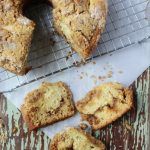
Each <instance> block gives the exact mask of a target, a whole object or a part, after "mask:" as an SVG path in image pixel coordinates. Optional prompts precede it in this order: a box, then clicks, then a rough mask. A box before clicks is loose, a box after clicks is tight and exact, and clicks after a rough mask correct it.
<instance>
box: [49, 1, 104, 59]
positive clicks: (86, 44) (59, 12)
mask: <svg viewBox="0 0 150 150" xmlns="http://www.w3.org/2000/svg"><path fill="white" fill-rule="evenodd" d="M49 1H50V2H52V5H53V7H54V9H53V18H54V27H55V29H56V31H57V32H58V33H59V34H60V35H62V36H63V37H64V38H65V39H66V41H67V42H68V43H69V44H70V46H71V48H72V49H73V50H75V51H76V52H77V53H78V54H79V55H80V56H81V57H82V58H88V57H89V56H91V55H92V51H93V48H95V47H96V45H97V43H98V41H99V39H100V37H101V34H102V32H103V30H104V28H105V24H106V16H107V1H106V0H67V1H66V0H49Z"/></svg>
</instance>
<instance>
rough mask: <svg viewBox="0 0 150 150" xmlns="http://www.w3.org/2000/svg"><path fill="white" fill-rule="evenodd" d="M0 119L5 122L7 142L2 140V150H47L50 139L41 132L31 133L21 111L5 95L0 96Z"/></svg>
mask: <svg viewBox="0 0 150 150" xmlns="http://www.w3.org/2000/svg"><path fill="white" fill-rule="evenodd" d="M0 117H1V118H2V120H4V121H3V122H4V126H5V127H4V128H1V129H0V137H1V136H2V135H1V134H3V133H4V134H5V136H6V140H2V139H1V138H0V150H47V149H48V147H49V142H50V139H49V138H48V137H47V136H46V135H45V134H44V133H43V132H41V131H40V130H39V131H37V132H36V131H32V132H29V130H28V128H27V127H26V124H25V123H24V121H23V118H22V116H21V113H20V111H19V110H18V109H17V108H16V107H15V106H14V105H13V104H12V103H11V102H9V101H7V100H6V99H5V97H4V96H3V95H1V96H0Z"/></svg>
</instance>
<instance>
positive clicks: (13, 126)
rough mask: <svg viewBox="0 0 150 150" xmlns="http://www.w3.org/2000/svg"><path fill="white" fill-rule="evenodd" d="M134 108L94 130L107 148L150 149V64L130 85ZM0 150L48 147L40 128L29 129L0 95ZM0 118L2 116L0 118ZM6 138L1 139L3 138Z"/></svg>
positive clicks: (38, 149)
mask: <svg viewBox="0 0 150 150" xmlns="http://www.w3.org/2000/svg"><path fill="white" fill-rule="evenodd" d="M131 87H132V88H133V89H134V92H135V109H134V110H132V112H129V113H127V114H126V115H124V116H123V117H122V118H120V119H119V120H117V121H116V122H114V123H112V124H111V125H109V126H107V127H106V128H104V129H102V130H100V131H96V132H93V135H94V136H95V137H96V138H98V139H101V140H102V141H103V142H104V143H105V144H106V147H107V149H108V150H109V149H110V150H115V149H116V150H127V149H129V150H149V147H150V67H149V68H148V69H147V70H146V71H145V72H144V73H143V74H142V75H141V76H140V77H139V78H138V79H137V80H136V81H135V82H134V83H133V84H132V85H131ZM0 117H1V118H2V120H4V124H5V127H2V128H0V150H48V147H49V142H50V139H49V138H48V137H47V136H46V135H45V134H44V133H43V132H42V131H40V130H39V131H37V132H36V131H32V132H29V131H28V129H27V127H26V125H25V123H24V121H23V119H22V116H21V113H20V111H19V110H18V109H17V108H16V107H15V106H14V105H13V104H11V103H10V102H9V101H7V100H6V99H5V97H4V96H3V95H0ZM0 120H1V119H0ZM2 136H3V138H4V139H5V138H6V139H5V140H2V138H1V137H2Z"/></svg>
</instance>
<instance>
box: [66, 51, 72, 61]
mask: <svg viewBox="0 0 150 150" xmlns="http://www.w3.org/2000/svg"><path fill="white" fill-rule="evenodd" d="M70 57H72V52H71V51H69V52H68V54H67V56H66V60H68V59H69V58H70Z"/></svg>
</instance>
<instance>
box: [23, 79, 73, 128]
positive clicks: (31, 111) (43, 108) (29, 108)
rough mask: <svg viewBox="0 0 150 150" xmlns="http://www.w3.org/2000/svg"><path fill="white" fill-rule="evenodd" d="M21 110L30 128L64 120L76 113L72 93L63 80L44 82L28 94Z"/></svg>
mask: <svg viewBox="0 0 150 150" xmlns="http://www.w3.org/2000/svg"><path fill="white" fill-rule="evenodd" d="M21 112H22V115H23V118H24V120H25V122H26V123H27V125H28V127H29V129H30V130H33V129H37V128H40V127H43V126H46V125H50V124H53V123H55V122H57V121H60V120H64V119H66V118H68V117H71V116H73V115H74V113H75V108H74V104H73V101H72V93H71V91H70V89H69V88H68V87H67V86H66V85H65V83H63V82H57V83H42V85H41V86H40V87H39V88H38V89H36V90H34V91H32V92H30V93H28V94H27V96H26V97H25V101H24V104H23V105H22V106H21Z"/></svg>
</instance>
